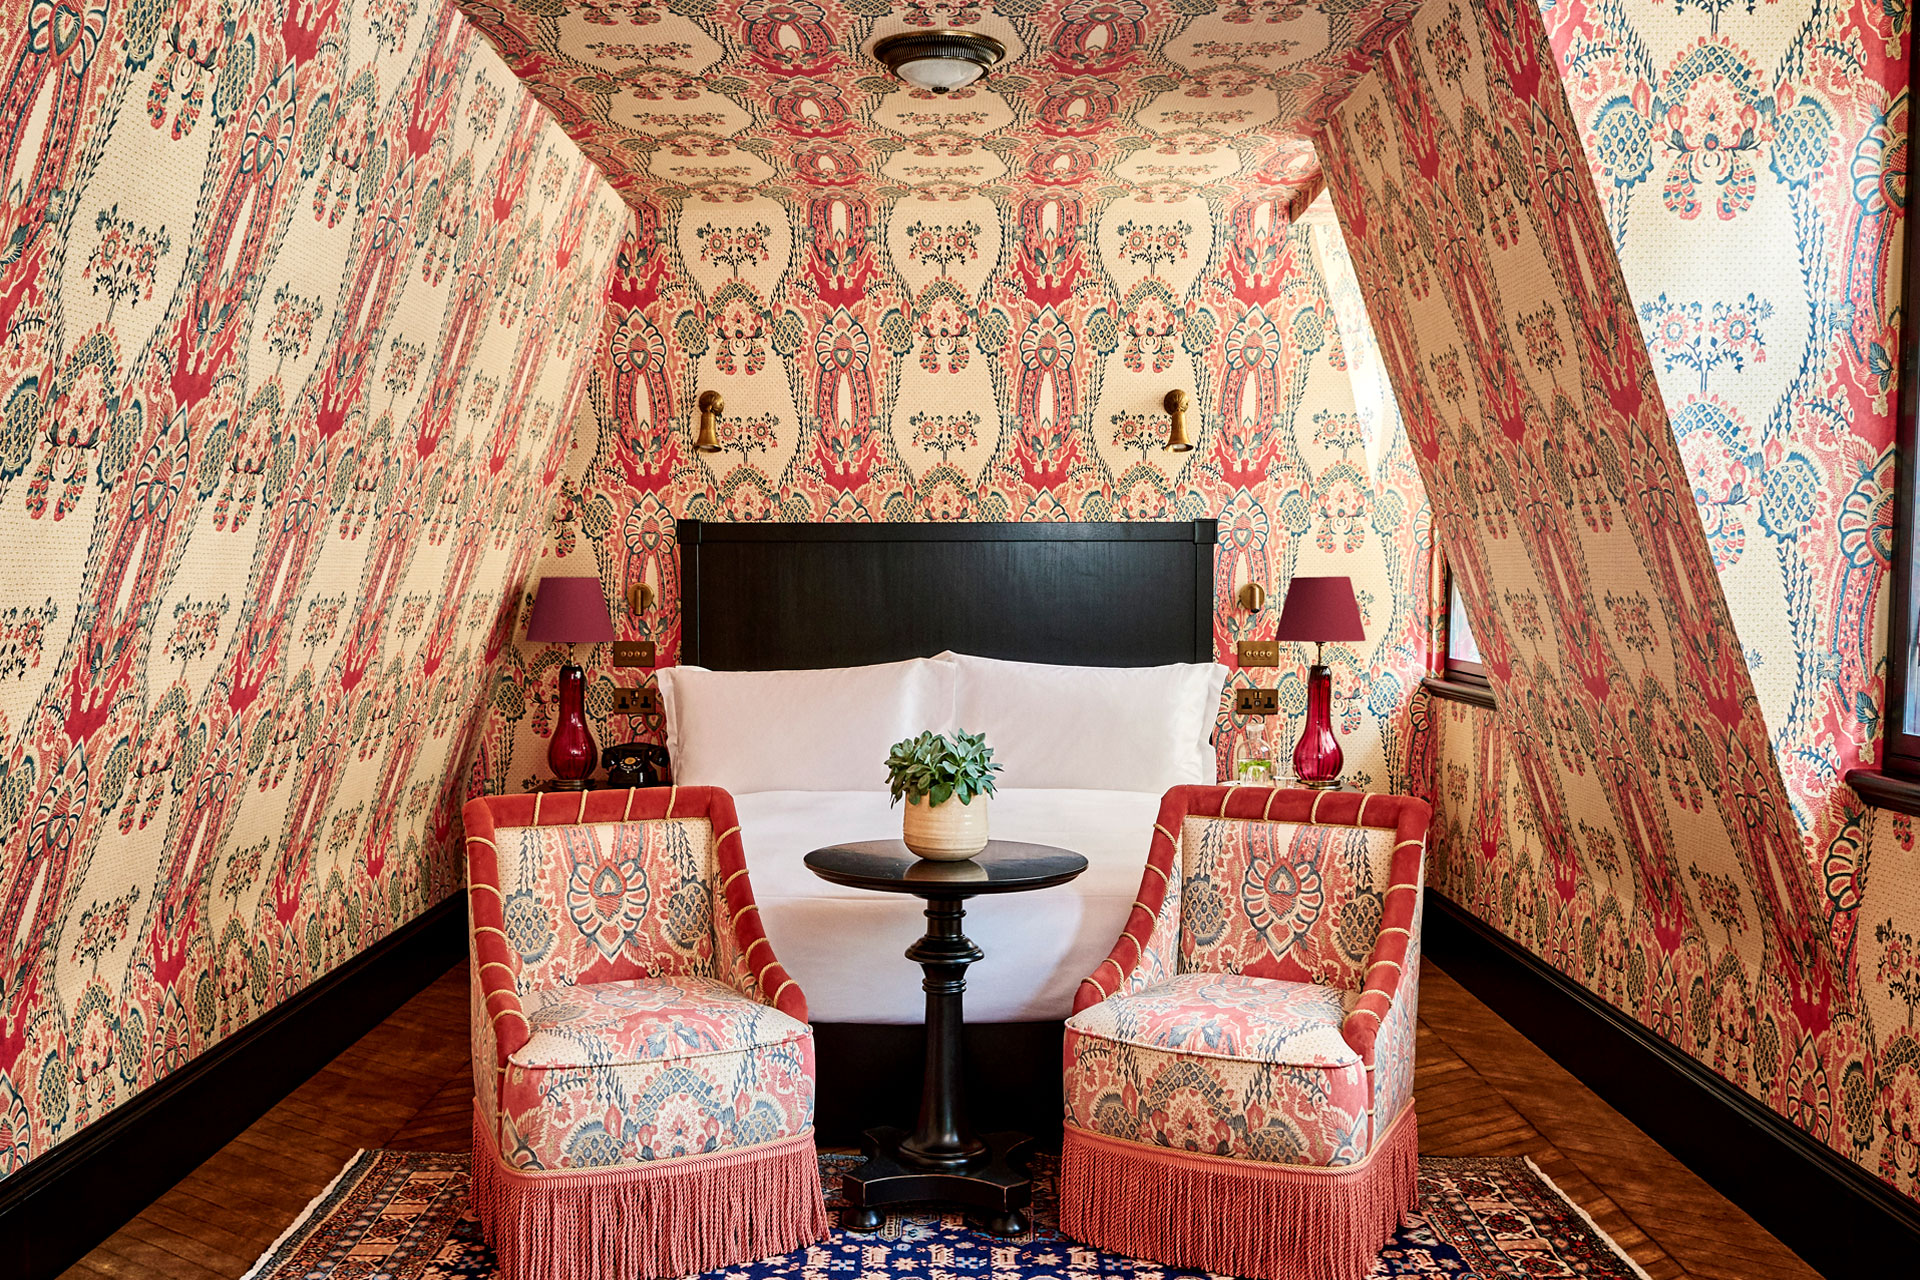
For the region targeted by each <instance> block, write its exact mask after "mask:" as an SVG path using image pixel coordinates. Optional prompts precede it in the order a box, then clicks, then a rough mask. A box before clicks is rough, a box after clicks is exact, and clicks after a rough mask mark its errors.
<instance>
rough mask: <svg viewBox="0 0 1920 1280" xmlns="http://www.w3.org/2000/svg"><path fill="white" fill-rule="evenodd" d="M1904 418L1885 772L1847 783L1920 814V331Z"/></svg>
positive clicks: (1912, 348) (1913, 273)
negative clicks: (1919, 479)
mask: <svg viewBox="0 0 1920 1280" xmlns="http://www.w3.org/2000/svg"><path fill="white" fill-rule="evenodd" d="M1915 221H1916V220H1915V219H1912V218H1909V219H1908V220H1907V232H1906V234H1907V245H1906V248H1907V254H1906V258H1907V261H1906V294H1907V297H1908V298H1914V297H1920V293H1917V292H1916V289H1920V257H1917V256H1916V250H1920V232H1916V229H1915V227H1914V222H1915ZM1908 310H1909V313H1911V311H1912V307H1911V305H1909V308H1908ZM1900 329H1901V332H1900V347H1901V353H1900V354H1901V359H1900V369H1901V375H1900V413H1899V416H1898V417H1897V418H1896V419H1895V420H1894V452H1895V454H1896V456H1897V457H1898V458H1899V462H1900V465H1899V467H1898V468H1897V470H1896V479H1895V481H1894V486H1893V561H1892V564H1891V566H1890V571H1889V573H1888V575H1887V577H1888V585H1889V586H1890V587H1891V588H1892V591H1891V596H1892V599H1891V601H1890V604H1889V608H1888V616H1887V700H1886V705H1885V707H1884V708H1883V712H1882V714H1883V715H1884V716H1885V717H1886V718H1885V719H1884V720H1882V721H1881V724H1880V767H1879V768H1877V769H1851V770H1848V772H1847V779H1846V780H1847V784H1848V785H1849V786H1851V787H1853V789H1854V790H1856V791H1858V792H1859V793H1860V795H1861V797H1862V798H1863V799H1864V800H1866V801H1867V803H1869V804H1874V805H1879V806H1881V807H1882V808H1888V809H1896V810H1898V811H1900V812H1902V813H1909V814H1920V557H1916V556H1915V547H1914V543H1915V534H1916V533H1920V521H1917V517H1920V505H1916V499H1920V484H1916V477H1915V474H1914V472H1915V470H1916V468H1915V467H1914V466H1913V465H1912V464H1913V463H1914V462H1915V461H1916V460H1920V439H1916V435H1917V434H1920V433H1917V432H1916V424H1917V423H1920V385H1916V384H1920V377H1916V376H1915V373H1916V369H1920V333H1917V332H1916V330H1920V325H1913V324H1903V325H1901V326H1900Z"/></svg>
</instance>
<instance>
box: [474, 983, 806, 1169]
mask: <svg viewBox="0 0 1920 1280" xmlns="http://www.w3.org/2000/svg"><path fill="white" fill-rule="evenodd" d="M524 1005H525V1009H526V1014H527V1020H528V1023H529V1024H530V1029H531V1031H532V1035H531V1037H530V1038H529V1039H528V1041H527V1043H526V1044H524V1045H522V1046H521V1047H520V1049H519V1050H518V1051H516V1052H515V1053H514V1054H513V1055H512V1057H511V1058H509V1059H508V1061H507V1070H506V1072H505V1076H504V1078H503V1080H502V1082H501V1093H500V1100H501V1112H502V1116H501V1121H502V1137H503V1141H502V1143H501V1152H502V1154H503V1156H505V1158H506V1159H507V1161H508V1163H509V1164H511V1165H513V1166H514V1167H516V1168H521V1169H583V1168H604V1167H609V1166H617V1165H630V1164H639V1163H643V1162H646V1161H650V1160H669V1159H676V1158H679V1157H682V1156H693V1155H704V1154H708V1153H712V1152H717V1151H727V1150H732V1149H736V1148H740V1147H747V1146H753V1145H755V1144H757V1143H762V1142H771V1141H774V1140H775V1139H779V1138H786V1137H791V1136H793V1135H794V1134H797V1133H803V1132H805V1131H806V1130H808V1129H809V1128H811V1127H812V1125H813V1084H812V1081H813V1033H812V1030H811V1029H810V1028H808V1026H807V1025H806V1024H805V1023H803V1022H799V1021H797V1020H795V1019H794V1018H791V1017H789V1016H788V1015H786V1014H784V1013H782V1012H780V1011H779V1010H778V1009H774V1008H772V1007H770V1006H768V1005H763V1004H761V1003H759V1002H758V1001H755V1000H751V999H748V998H747V997H746V996H743V995H741V994H740V993H739V992H737V991H735V990H734V989H733V988H732V987H729V986H728V985H726V984H725V983H723V982H716V981H714V980H712V979H710V978H690V977H679V978H670V979H649V978H641V979H630V980H626V981H620V982H601V983H594V984H591V985H580V986H571V987H564V986H563V987H546V988H540V989H537V990H535V991H533V992H531V993H529V995H528V998H527V999H526V1001H525V1002H524Z"/></svg>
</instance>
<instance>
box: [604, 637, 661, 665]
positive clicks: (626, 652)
mask: <svg viewBox="0 0 1920 1280" xmlns="http://www.w3.org/2000/svg"><path fill="white" fill-rule="evenodd" d="M653 657H654V648H653V641H651V640H615V641H614V642H613V665H614V666H616V667H650V666H652V665H653Z"/></svg>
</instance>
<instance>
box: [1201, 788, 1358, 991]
mask: <svg viewBox="0 0 1920 1280" xmlns="http://www.w3.org/2000/svg"><path fill="white" fill-rule="evenodd" d="M1392 837H1393V833H1392V832H1391V831H1387V830H1380V829H1375V828H1365V827H1304V826H1293V825H1289V824H1282V823H1261V822H1229V821H1220V820H1210V819H1204V818H1189V819H1188V820H1187V823H1186V826H1185V828H1184V829H1183V830H1182V833H1181V863H1182V871H1183V873H1184V877H1185V889H1184V891H1183V892H1184V895H1185V907H1184V910H1183V915H1182V919H1181V935H1180V964H1181V968H1182V969H1183V970H1187V971H1194V970H1206V971H1211V972H1217V973H1235V974H1248V975H1256V976H1260V977H1267V978H1289V979H1293V980H1296V981H1306V982H1318V983H1325V984H1327V985H1329V986H1334V987H1345V986H1354V987H1357V986H1358V985H1359V977H1358V975H1359V973H1360V969H1361V966H1362V965H1363V963H1364V961H1365V958H1366V955H1367V952H1368V951H1369V950H1370V949H1371V947H1372V945H1373V937H1372V932H1371V930H1369V929H1367V928H1366V927H1365V923H1366V919H1367V913H1369V912H1371V913H1373V918H1374V919H1375V920H1377V919H1378V912H1379V903H1380V895H1381V894H1382V893H1383V892H1384V890H1385V888H1386V883H1385V877H1386V874H1387V865H1388V860H1389V859H1390V858H1391V856H1392V851H1393V838H1392Z"/></svg>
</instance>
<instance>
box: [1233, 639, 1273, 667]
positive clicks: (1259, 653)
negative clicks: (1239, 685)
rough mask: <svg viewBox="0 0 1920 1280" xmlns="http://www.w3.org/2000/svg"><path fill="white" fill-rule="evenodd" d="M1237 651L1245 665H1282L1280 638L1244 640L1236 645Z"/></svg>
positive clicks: (1242, 663)
mask: <svg viewBox="0 0 1920 1280" xmlns="http://www.w3.org/2000/svg"><path fill="white" fill-rule="evenodd" d="M1235 652H1236V654H1237V656H1238V657H1239V659H1240V665H1241V666H1243V667H1277V666H1279V665H1280V642H1279V641H1278V640H1242V641H1241V642H1240V643H1239V644H1238V645H1236V646H1235Z"/></svg>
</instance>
